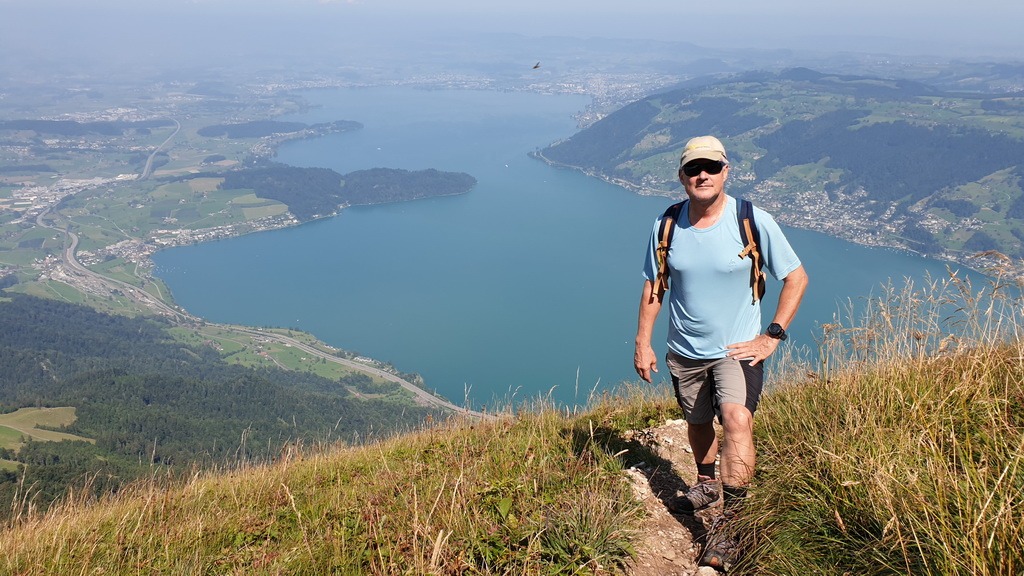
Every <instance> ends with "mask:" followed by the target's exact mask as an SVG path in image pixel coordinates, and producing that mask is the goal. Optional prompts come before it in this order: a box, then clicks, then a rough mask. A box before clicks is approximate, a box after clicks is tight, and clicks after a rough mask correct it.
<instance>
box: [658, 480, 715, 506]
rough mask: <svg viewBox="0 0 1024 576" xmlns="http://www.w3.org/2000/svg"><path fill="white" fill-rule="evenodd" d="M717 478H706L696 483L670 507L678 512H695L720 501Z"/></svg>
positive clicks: (671, 503) (670, 504)
mask: <svg viewBox="0 0 1024 576" xmlns="http://www.w3.org/2000/svg"><path fill="white" fill-rule="evenodd" d="M718 486H719V482H718V481H717V480H706V481H704V482H698V483H697V484H694V485H693V486H692V487H691V488H690V489H689V490H687V491H686V494H683V495H682V496H679V497H677V498H676V499H675V500H673V501H672V502H670V503H669V505H668V509H669V510H670V511H672V512H675V513H677V514H693V513H695V512H697V511H699V510H703V509H705V508H707V507H708V506H711V505H712V504H714V503H715V502H718V499H719V495H718Z"/></svg>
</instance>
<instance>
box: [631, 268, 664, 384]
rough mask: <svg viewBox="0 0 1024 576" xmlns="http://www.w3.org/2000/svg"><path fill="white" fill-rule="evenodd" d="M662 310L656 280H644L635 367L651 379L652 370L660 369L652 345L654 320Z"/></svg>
mask: <svg viewBox="0 0 1024 576" xmlns="http://www.w3.org/2000/svg"><path fill="white" fill-rule="evenodd" d="M660 311H661V300H659V299H658V297H657V296H655V295H654V282H651V281H650V280H645V281H644V290H643V294H642V295H641V296H640V312H639V314H638V319H637V326H636V350H635V351H634V352H633V368H634V369H635V370H636V373H637V374H639V375H640V377H641V378H643V379H644V380H646V381H647V382H650V381H651V372H657V371H658V358H657V356H655V354H654V348H653V347H651V337H652V334H653V333H654V321H655V320H656V319H657V318H658V312H660Z"/></svg>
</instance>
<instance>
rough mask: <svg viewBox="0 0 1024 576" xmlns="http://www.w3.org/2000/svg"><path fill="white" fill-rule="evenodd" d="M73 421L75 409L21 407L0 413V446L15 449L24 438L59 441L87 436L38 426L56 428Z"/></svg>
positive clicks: (88, 440)
mask: <svg viewBox="0 0 1024 576" xmlns="http://www.w3.org/2000/svg"><path fill="white" fill-rule="evenodd" d="M74 421H75V409H74V408H71V407H64V408H21V409H19V410H17V411H14V412H11V413H9V414H0V448H8V449H11V450H17V449H18V448H19V447H20V446H21V445H22V444H24V439H25V438H29V439H32V440H45V441H50V442H59V441H61V440H84V441H86V442H92V440H90V439H88V438H83V437H81V436H75V435H74V434H65V433H64V432H54V431H52V430H43V429H40V428H38V426H47V427H51V428H57V427H60V426H67V425H69V424H71V423H72V422H74Z"/></svg>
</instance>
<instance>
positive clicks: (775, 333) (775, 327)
mask: <svg viewBox="0 0 1024 576" xmlns="http://www.w3.org/2000/svg"><path fill="white" fill-rule="evenodd" d="M765 334H767V335H768V336H769V337H770V338H775V339H776V340H785V339H786V338H789V334H786V330H785V329H784V328H783V327H782V326H779V323H778V322H772V323H771V324H769V325H768V329H767V330H765Z"/></svg>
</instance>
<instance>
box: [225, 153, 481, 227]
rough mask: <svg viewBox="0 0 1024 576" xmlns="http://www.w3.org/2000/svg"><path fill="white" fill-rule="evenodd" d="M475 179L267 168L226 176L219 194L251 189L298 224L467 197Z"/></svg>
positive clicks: (424, 172)
mask: <svg viewBox="0 0 1024 576" xmlns="http://www.w3.org/2000/svg"><path fill="white" fill-rule="evenodd" d="M475 185H476V178H474V177H472V176H470V175H469V174H465V173H462V172H442V171H439V170H435V169H433V168H431V169H427V170H417V171H410V170H401V169H397V168H371V169H369V170H357V171H355V172H350V173H348V174H344V175H342V174H339V173H338V172H335V171H334V170H330V169H328V168H300V167H297V166H288V165H286V164H279V163H271V164H267V165H265V166H260V167H257V168H249V169H244V170H239V171H234V172H228V173H227V174H225V176H224V181H223V182H222V183H221V185H220V189H221V190H236V189H251V190H252V191H253V192H254V193H255V194H256V196H258V197H260V198H266V199H270V200H277V201H278V202H281V203H283V204H286V205H287V206H288V210H289V211H290V212H291V213H292V214H293V215H294V216H295V217H296V218H297V219H299V220H300V221H303V222H305V221H308V220H312V219H314V218H317V217H320V216H327V215H329V214H333V213H335V212H337V210H338V209H339V208H343V207H345V206H357V205H368V204H384V203H388V202H402V201H406V200H418V199H422V198H430V197H433V196H450V195H454V194H463V193H466V192H469V190H470V189H472V188H473V186H475Z"/></svg>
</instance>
